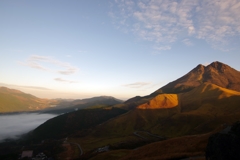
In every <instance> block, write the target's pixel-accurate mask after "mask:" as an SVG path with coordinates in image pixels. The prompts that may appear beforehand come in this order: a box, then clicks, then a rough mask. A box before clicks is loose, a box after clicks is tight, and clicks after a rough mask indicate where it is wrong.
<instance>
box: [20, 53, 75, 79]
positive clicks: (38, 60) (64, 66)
mask: <svg viewBox="0 0 240 160" xmlns="http://www.w3.org/2000/svg"><path fill="white" fill-rule="evenodd" d="M20 64H22V65H25V66H29V67H31V68H35V69H40V70H43V71H48V72H56V73H59V74H64V75H70V74H74V73H76V72H77V71H78V68H77V67H74V66H72V65H71V64H69V63H66V62H61V61H59V60H56V59H54V58H51V57H45V56H39V55H32V56H30V57H29V58H28V59H27V60H26V62H20ZM49 64H50V65H53V66H52V67H45V66H49ZM56 67H57V68H58V69H54V68H56Z"/></svg>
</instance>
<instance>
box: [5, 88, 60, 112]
mask: <svg viewBox="0 0 240 160" xmlns="http://www.w3.org/2000/svg"><path fill="white" fill-rule="evenodd" d="M56 103H57V101H55V100H48V99H40V98H37V97H35V96H33V95H30V94H26V93H23V92H21V91H18V90H14V89H9V88H6V87H0V113H5V112H20V111H35V110H40V109H44V108H47V107H49V106H50V105H51V104H56Z"/></svg>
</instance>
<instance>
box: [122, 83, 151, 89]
mask: <svg viewBox="0 0 240 160" xmlns="http://www.w3.org/2000/svg"><path fill="white" fill-rule="evenodd" d="M150 84H151V83H149V82H135V83H130V84H125V85H123V86H124V87H129V88H142V87H145V86H148V85H150Z"/></svg>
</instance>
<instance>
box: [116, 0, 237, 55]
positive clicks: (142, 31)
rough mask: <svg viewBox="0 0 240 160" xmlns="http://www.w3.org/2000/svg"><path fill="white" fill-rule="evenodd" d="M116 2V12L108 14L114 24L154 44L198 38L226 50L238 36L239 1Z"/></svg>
mask: <svg viewBox="0 0 240 160" xmlns="http://www.w3.org/2000/svg"><path fill="white" fill-rule="evenodd" d="M115 3H116V4H117V6H118V9H116V8H114V10H113V9H112V11H111V17H112V18H113V19H114V24H115V25H117V27H118V28H121V29H122V30H124V31H125V32H126V30H128V32H132V33H134V34H135V35H137V36H138V37H140V38H141V39H143V40H146V41H151V42H153V43H156V44H155V45H159V46H171V45H172V44H173V43H175V42H177V41H181V40H182V39H191V38H197V39H203V40H205V41H206V42H207V43H209V44H210V45H211V46H212V47H213V48H217V49H220V50H227V49H228V48H231V47H230V45H232V42H234V41H236V38H238V37H239V35H240V27H239V26H240V21H239V18H240V1H239V0H211V1H209V0H172V1H169V0H139V1H130V0H121V1H115ZM187 44H189V43H187ZM236 45H238V44H236Z"/></svg>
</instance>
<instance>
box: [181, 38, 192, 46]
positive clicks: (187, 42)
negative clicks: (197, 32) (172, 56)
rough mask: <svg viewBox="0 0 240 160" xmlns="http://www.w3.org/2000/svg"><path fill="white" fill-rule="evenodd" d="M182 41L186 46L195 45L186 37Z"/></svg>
mask: <svg viewBox="0 0 240 160" xmlns="http://www.w3.org/2000/svg"><path fill="white" fill-rule="evenodd" d="M182 42H183V43H184V44H185V45H186V46H192V45H193V43H192V42H191V40H190V39H187V38H186V39H184V40H182Z"/></svg>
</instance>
